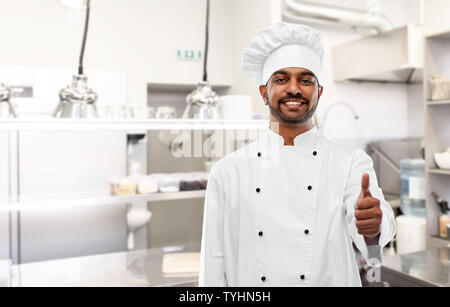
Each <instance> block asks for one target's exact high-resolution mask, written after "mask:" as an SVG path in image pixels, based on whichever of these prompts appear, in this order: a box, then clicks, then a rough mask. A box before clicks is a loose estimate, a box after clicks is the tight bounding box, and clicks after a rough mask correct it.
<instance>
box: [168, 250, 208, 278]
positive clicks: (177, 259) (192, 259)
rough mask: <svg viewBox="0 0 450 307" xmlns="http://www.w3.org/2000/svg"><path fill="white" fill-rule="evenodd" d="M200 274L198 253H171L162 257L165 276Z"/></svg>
mask: <svg viewBox="0 0 450 307" xmlns="http://www.w3.org/2000/svg"><path fill="white" fill-rule="evenodd" d="M199 272H200V253H172V254H165V255H164V257H163V264H162V273H163V274H165V275H171V276H172V275H178V274H182V275H183V276H185V275H197V274H198V273H199Z"/></svg>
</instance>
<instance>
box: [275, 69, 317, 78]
mask: <svg viewBox="0 0 450 307" xmlns="http://www.w3.org/2000/svg"><path fill="white" fill-rule="evenodd" d="M273 75H274V76H275V75H283V76H287V75H289V73H288V72H287V71H284V70H279V71H276V72H274V73H273ZM300 75H301V76H312V77H315V75H314V74H313V73H312V72H309V71H303V72H301V73H300Z"/></svg>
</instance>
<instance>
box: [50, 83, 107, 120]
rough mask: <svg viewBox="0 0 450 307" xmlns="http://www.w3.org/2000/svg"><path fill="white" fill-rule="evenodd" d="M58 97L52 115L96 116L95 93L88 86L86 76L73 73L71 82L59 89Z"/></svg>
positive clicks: (72, 116) (62, 116) (68, 116)
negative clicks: (58, 100)
mask: <svg viewBox="0 0 450 307" xmlns="http://www.w3.org/2000/svg"><path fill="white" fill-rule="evenodd" d="M59 99H60V102H59V105H58V107H57V108H56V110H55V112H54V113H53V116H54V117H61V118H98V112H97V108H96V106H95V102H96V101H97V94H96V93H95V92H93V91H92V90H91V89H90V88H89V87H88V85H87V76H84V75H74V76H73V81H72V84H71V85H69V86H67V87H66V88H64V89H62V90H61V91H60V93H59Z"/></svg>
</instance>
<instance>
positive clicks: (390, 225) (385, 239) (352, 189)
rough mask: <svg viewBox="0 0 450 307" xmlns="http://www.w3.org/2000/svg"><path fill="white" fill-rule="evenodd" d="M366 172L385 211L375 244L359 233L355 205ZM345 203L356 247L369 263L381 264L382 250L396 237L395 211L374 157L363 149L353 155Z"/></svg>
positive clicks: (350, 231) (349, 227) (374, 195)
mask: <svg viewBox="0 0 450 307" xmlns="http://www.w3.org/2000/svg"><path fill="white" fill-rule="evenodd" d="M364 173H367V174H369V176H370V181H369V191H370V193H371V194H372V197H374V198H377V199H379V200H380V208H381V211H382V212H383V216H382V220H381V227H380V231H381V232H380V239H379V243H378V245H375V246H367V244H366V241H365V240H364V236H363V235H360V234H358V229H357V228H356V218H355V207H356V202H357V199H358V196H359V194H360V193H361V179H362V175H363V174H364ZM344 203H345V206H346V221H347V226H348V232H349V234H350V236H351V238H352V240H353V242H354V243H355V245H356V247H357V248H358V250H359V251H360V252H361V254H362V255H363V257H364V258H365V259H366V261H367V263H369V265H370V264H371V263H373V264H376V262H375V263H374V261H378V264H381V262H382V253H381V250H382V248H383V247H384V246H386V245H387V244H388V243H389V242H390V241H391V240H392V239H393V238H394V235H395V233H396V225H395V218H394V212H393V211H392V208H391V206H390V205H389V203H388V202H387V201H386V200H385V199H384V195H383V193H382V191H381V189H380V187H379V186H378V180H377V176H376V173H375V170H374V168H373V161H372V159H371V158H370V157H369V156H368V155H367V154H366V153H365V152H364V151H363V150H361V149H358V150H356V151H355V153H354V155H353V160H352V165H351V170H350V173H349V178H348V181H347V186H346V188H345V192H344Z"/></svg>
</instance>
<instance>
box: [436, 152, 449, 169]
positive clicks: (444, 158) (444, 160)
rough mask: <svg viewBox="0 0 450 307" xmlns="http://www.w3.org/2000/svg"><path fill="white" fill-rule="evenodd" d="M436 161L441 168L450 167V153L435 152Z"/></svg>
mask: <svg viewBox="0 0 450 307" xmlns="http://www.w3.org/2000/svg"><path fill="white" fill-rule="evenodd" d="M434 161H435V162H436V164H437V166H438V167H439V168H441V169H450V153H449V152H444V153H435V154H434Z"/></svg>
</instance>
